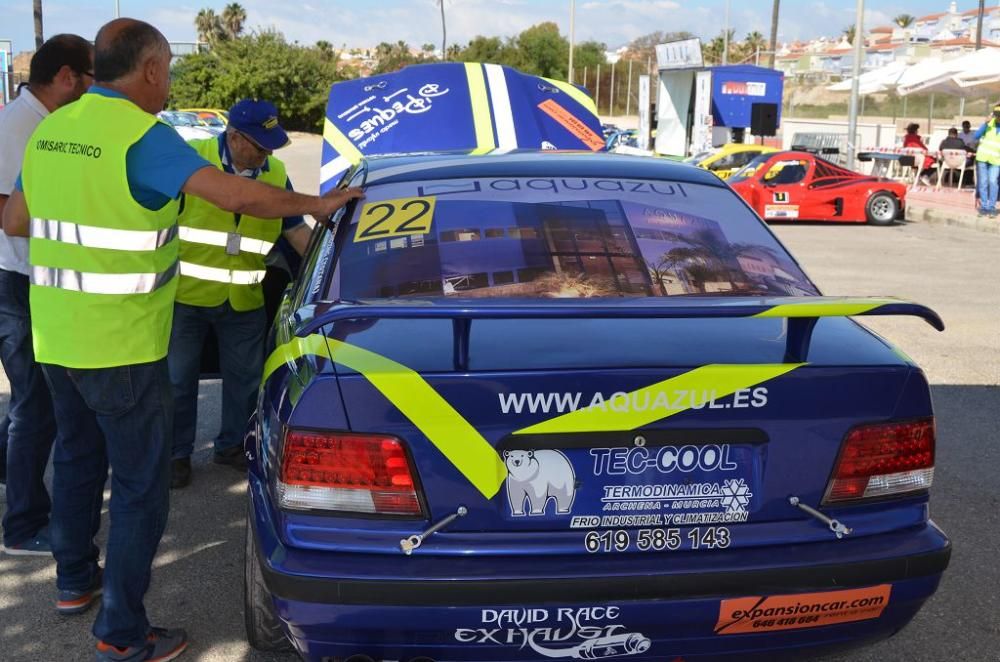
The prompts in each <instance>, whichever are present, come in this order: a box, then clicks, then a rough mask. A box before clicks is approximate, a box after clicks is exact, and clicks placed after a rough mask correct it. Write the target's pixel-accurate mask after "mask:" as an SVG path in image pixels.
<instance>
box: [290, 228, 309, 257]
mask: <svg viewBox="0 0 1000 662" xmlns="http://www.w3.org/2000/svg"><path fill="white" fill-rule="evenodd" d="M283 234H284V236H285V239H287V240H288V243H289V244H291V245H292V248H294V249H295V252H296V253H298V254H299V255H305V254H306V248H308V247H309V238H310V237H311V236H312V230H311V229H310V228H309V226H308V225H306V224H305V223H302V224H301V225H296V226H295V227H294V228H292V229H291V230H285V232H284V233H283Z"/></svg>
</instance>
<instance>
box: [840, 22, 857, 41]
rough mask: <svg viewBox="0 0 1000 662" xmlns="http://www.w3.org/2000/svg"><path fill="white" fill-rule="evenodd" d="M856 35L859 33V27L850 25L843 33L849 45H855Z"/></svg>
mask: <svg viewBox="0 0 1000 662" xmlns="http://www.w3.org/2000/svg"><path fill="white" fill-rule="evenodd" d="M856 33H857V26H856V25H848V26H847V27H846V28H844V32H843V34H844V39H846V40H847V42H848V43H850V44H853V43H854V35H855V34H856Z"/></svg>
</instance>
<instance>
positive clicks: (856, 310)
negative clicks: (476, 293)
mask: <svg viewBox="0 0 1000 662" xmlns="http://www.w3.org/2000/svg"><path fill="white" fill-rule="evenodd" d="M862 315H908V316H913V317H919V318H921V319H922V320H924V321H925V322H927V323H928V324H930V325H931V326H932V327H934V328H935V329H937V330H938V331H944V322H943V321H942V320H941V317H940V316H939V315H938V314H937V313H936V312H934V311H933V310H931V309H930V308H928V307H927V306H923V305H920V304H918V303H912V302H909V301H903V300H901V299H895V298H887V297H823V296H809V297H736V296H725V297H718V296H704V297H650V298H644V299H616V300H608V299H587V300H586V303H581V302H579V300H558V299H545V300H544V301H540V300H537V299H528V300H516V301H513V302H509V301H508V302H505V303H491V302H490V301H489V300H488V299H453V298H449V299H447V300H440V299H412V300H405V301H400V302H399V303H389V302H387V301H386V300H379V301H378V302H376V303H367V302H362V301H337V302H334V303H332V304H319V305H318V306H316V307H315V309H314V310H313V316H312V317H310V318H308V319H304V320H303V321H302V323H301V324H300V325H299V327H298V329H297V330H296V332H295V335H297V336H300V337H305V336H308V335H309V334H312V333H316V332H318V331H319V330H320V329H321V328H322V327H324V326H327V325H329V324H336V323H337V322H345V321H348V320H373V319H451V320H452V321H453V331H454V340H455V369H456V370H465V369H467V367H468V365H469V360H468V355H469V332H470V329H471V325H472V320H476V319H493V320H496V319H715V318H748V317H757V318H783V319H787V320H789V323H788V328H787V333H786V345H785V362H791V363H798V362H802V361H804V360H805V357H806V355H807V354H808V350H809V342H810V340H811V338H812V332H813V328H814V327H815V325H816V322H817V321H818V320H819V319H820V318H822V317H853V316H862Z"/></svg>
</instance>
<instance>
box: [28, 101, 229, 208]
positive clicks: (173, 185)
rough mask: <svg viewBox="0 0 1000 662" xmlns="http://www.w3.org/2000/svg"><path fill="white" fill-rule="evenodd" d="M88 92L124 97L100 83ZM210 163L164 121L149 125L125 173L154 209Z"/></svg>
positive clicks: (135, 191) (133, 189) (141, 199)
mask: <svg viewBox="0 0 1000 662" xmlns="http://www.w3.org/2000/svg"><path fill="white" fill-rule="evenodd" d="M87 93H88V94H100V95H101V96H106V97H117V98H120V99H124V98H125V95H124V94H122V93H120V92H117V91H115V90H110V89H108V88H105V87H99V86H97V85H94V86H93V87H91V88H90V89H89V90H88V91H87ZM211 165H212V164H210V163H209V162H208V161H206V160H205V159H203V158H201V156H200V155H199V154H198V152H196V151H195V150H194V148H193V147H191V146H190V145H188V144H187V143H186V142H184V139H183V138H181V137H180V135H178V133H177V132H176V131H174V130H173V129H172V128H171V127H169V126H167V125H166V124H163V123H162V122H157V123H156V124H154V125H153V126H152V127H150V128H149V130H148V131H147V132H146V134H145V135H144V136H143V137H142V138H140V139H139V141H138V142H136V143H135V144H134V145H132V147H130V148H129V150H128V153H127V154H126V155H125V172H126V176H127V177H128V188H129V190H130V191H131V192H132V197H133V198H135V201H136V202H138V203H139V204H140V205H142V206H143V207H145V208H146V209H151V210H153V211H155V210H157V209H161V208H162V207H163V205H165V204H167V203H168V202H169V201H170V200H174V199H176V198H177V197H178V196H180V194H181V189H182V188H183V187H184V184H185V183H186V182H187V180H188V179H189V178H190V177H191V175H193V174H194V173H195V172H197V171H198V170H201V169H202V168H204V167H205V166H211ZM15 187H16V188H17V190H18V191H24V187H23V186H22V184H21V177H20V176H18V178H17V183H16V184H15Z"/></svg>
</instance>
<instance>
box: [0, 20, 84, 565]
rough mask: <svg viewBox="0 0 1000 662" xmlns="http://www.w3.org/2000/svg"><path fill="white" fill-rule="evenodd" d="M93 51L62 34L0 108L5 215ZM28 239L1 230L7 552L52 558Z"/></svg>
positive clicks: (47, 445) (47, 409) (43, 390)
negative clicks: (36, 141)
mask: <svg viewBox="0 0 1000 662" xmlns="http://www.w3.org/2000/svg"><path fill="white" fill-rule="evenodd" d="M93 68H94V49H93V47H92V46H91V45H90V43H89V42H87V40H86V39H84V38H83V37H79V36H77V35H74V34H60V35H56V36H55V37H52V38H51V39H49V40H48V41H46V42H45V43H44V44H42V46H41V48H39V49H38V51H37V52H36V53H35V54H34V56H32V58H31V65H30V71H29V74H28V87H26V88H25V89H23V90H22V91H21V93H20V95H19V96H18V97H17V99H16V100H15V101H13V102H12V103H10V104H9V105H7V106H6V107H5V108H4V109H3V110H0V214H2V213H3V208H4V206H5V205H6V203H7V199H8V197H9V196H10V194H11V193H12V192H13V190H14V187H15V183H16V182H17V176H18V174H19V173H20V172H21V163H22V161H23V159H24V148H25V146H26V145H27V144H28V139H29V137H30V136H31V134H32V132H33V131H34V130H35V127H37V126H38V124H39V123H40V122H41V121H42V119H43V118H45V117H46V116H47V115H48V114H49V113H51V112H53V111H55V110H56V109H57V108H60V107H62V106H65V105H67V104H70V103H72V102H74V101H76V100H77V99H79V98H80V97H81V96H82V95H83V93H84V92H86V91H87V88H88V87H89V86H90V85H91V84H92V83H93V82H94V73H93ZM28 273H29V267H28V240H27V239H24V238H21V237H8V236H7V235H6V234H3V233H0V362H2V363H3V367H4V371H5V372H6V373H7V378H8V379H9V380H10V408H9V414H8V417H9V420H10V425H9V428H8V434H7V449H6V458H4V455H5V454H4V453H3V452H2V451H3V449H2V448H0V461H4V462H5V466H4V467H0V474H4V473H6V474H7V509H6V512H5V513H4V517H3V543H4V547H3V551H4V552H5V553H7V554H12V555H39V556H48V555H50V554H51V547H50V544H49V533H48V525H49V512H50V510H51V505H52V504H51V500H50V498H49V493H48V491H47V490H46V489H45V483H44V482H43V480H42V477H43V475H44V474H45V466H46V464H48V461H49V454H50V453H51V451H52V442H53V439H54V438H55V432H56V423H55V416H54V414H53V412H52V397H51V395H50V394H49V389H48V387H47V386H46V384H45V378H44V376H43V375H42V369H41V367H40V366H39V365H38V363H36V362H35V354H34V352H33V350H32V346H31V318H30V315H29V312H28V286H29V283H28Z"/></svg>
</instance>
